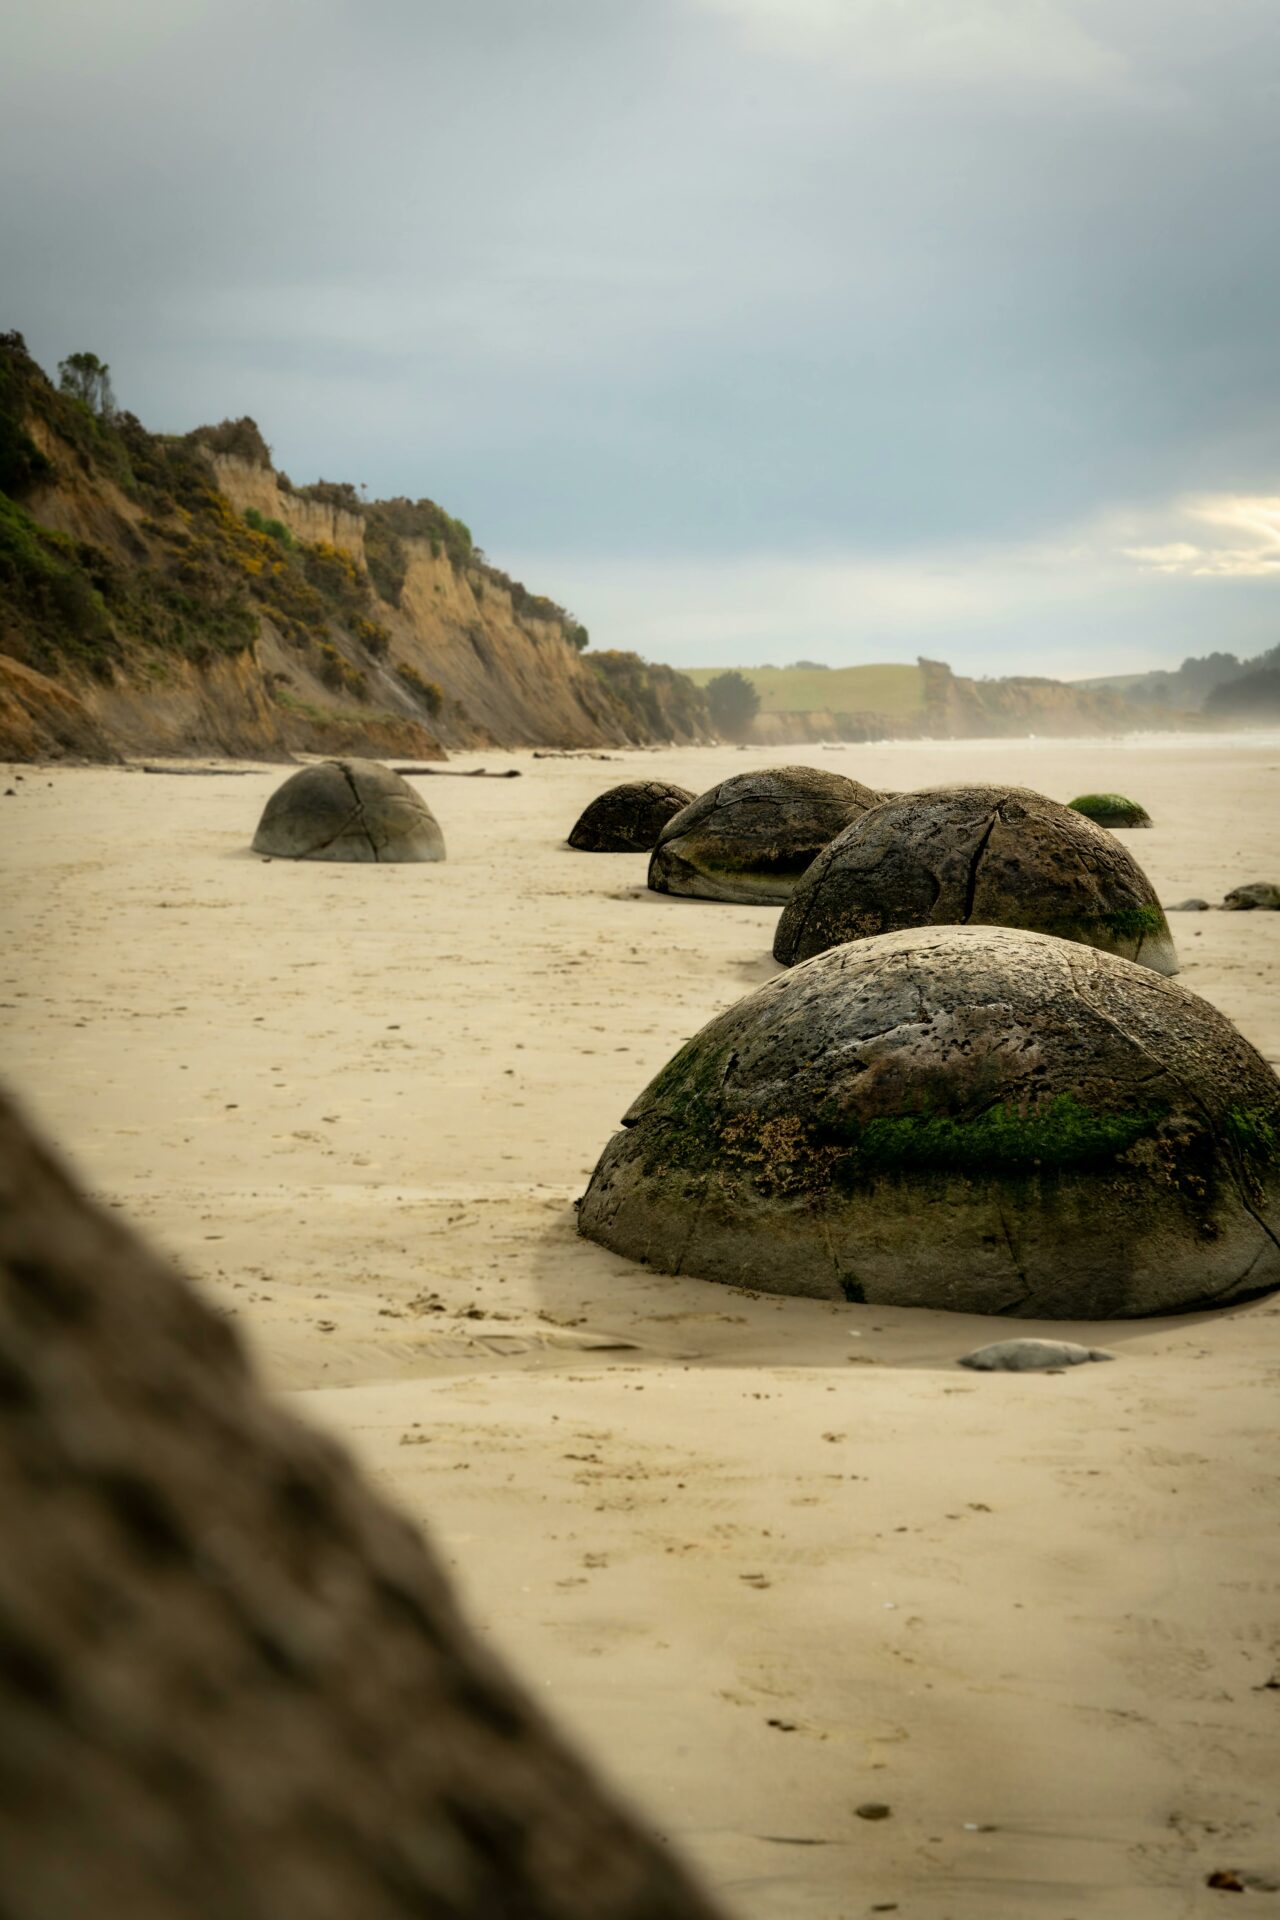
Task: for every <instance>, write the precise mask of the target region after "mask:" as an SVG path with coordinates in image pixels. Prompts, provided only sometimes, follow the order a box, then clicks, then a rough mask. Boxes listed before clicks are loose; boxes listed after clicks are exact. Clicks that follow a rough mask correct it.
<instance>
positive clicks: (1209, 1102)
mask: <svg viewBox="0 0 1280 1920" xmlns="http://www.w3.org/2000/svg"><path fill="white" fill-rule="evenodd" d="M578 1224H579V1230H580V1232H582V1233H583V1234H584V1235H585V1236H586V1237H587V1238H588V1239H591V1240H596V1241H598V1242H599V1243H600V1244H601V1245H602V1246H605V1247H608V1248H610V1249H612V1251H613V1252H615V1253H619V1254H624V1255H626V1256H628V1257H629V1258H631V1259H633V1260H638V1261H641V1262H643V1263H646V1264H647V1265H650V1266H653V1267H656V1268H658V1269H660V1270H661V1271H662V1272H665V1273H684V1274H693V1275H698V1276H700V1277H702V1278H703V1279H706V1280H719V1281H724V1282H727V1283H728V1284H730V1285H734V1286H741V1287H750V1288H756V1289H759V1290H760V1291H761V1292H765V1293H780V1294H806V1295H810V1296H814V1297H817V1298H820V1299H830V1300H842V1299H843V1300H853V1301H868V1302H872V1303H874V1304H876V1305H892V1306H904V1307H941V1308H949V1309H952V1310H954V1311H956V1312H964V1313H991V1314H1011V1315H1021V1316H1027V1317H1037V1318H1049V1319H1095V1318H1104V1317H1113V1316H1126V1315H1135V1314H1148V1313H1168V1312H1173V1311H1176V1310H1182V1309H1188V1308H1191V1307H1203V1306H1208V1305H1215V1304H1221V1303H1224V1302H1226V1301H1230V1300H1236V1299H1240V1298H1243V1297H1245V1296H1247V1295H1250V1294H1254V1293H1259V1292H1264V1291H1266V1290H1267V1289H1269V1288H1271V1287H1276V1286H1280V1081H1277V1079H1276V1076H1275V1074H1274V1073H1273V1072H1272V1071H1271V1069H1270V1067H1269V1066H1268V1065H1267V1064H1266V1062H1265V1061H1264V1060H1263V1059H1262V1058H1261V1057H1260V1056H1259V1055H1258V1054H1257V1053H1255V1051H1254V1049H1253V1048H1252V1047H1251V1046H1250V1045H1249V1044H1248V1042H1247V1041H1245V1040H1244V1039H1243V1038H1242V1037H1241V1036H1240V1034H1239V1033H1237V1031H1236V1030H1235V1028H1234V1027H1233V1026H1232V1025H1231V1023H1230V1021H1229V1020H1227V1019H1226V1018H1225V1016H1224V1015H1222V1014H1220V1013H1219V1012H1217V1010H1216V1009H1215V1008H1213V1007H1211V1006H1209V1005H1208V1003H1207V1002H1205V1001H1203V1000H1200V999H1198V998H1197V997H1196V996H1195V995H1194V994H1192V993H1189V992H1187V990H1186V989H1185V988H1184V987H1180V986H1178V985H1177V984H1176V983H1175V982H1173V981H1171V980H1166V979H1163V978H1162V977H1161V976H1160V975H1159V974H1156V973H1152V972H1151V971H1150V970H1149V969H1148V968H1145V967H1137V966H1134V965H1133V964H1132V962H1130V961H1127V960H1119V959H1116V958H1115V957H1114V956H1113V955H1111V954H1106V953H1100V952H1098V951H1096V950H1095V949H1093V948H1090V947H1083V946H1078V945H1074V944H1072V943H1071V942H1069V941H1065V940H1055V939H1053V938H1051V937H1050V936H1048V935H1045V934H1038V933H1028V932H1024V931H1022V930H1020V929H1014V928H1008V927H977V926H975V927H926V928H913V929H911V930H910V931H907V932H903V933H892V934H884V935H882V936H880V937H879V938H878V939H874V940H867V941H862V942H858V943H857V944H854V945H851V946H841V947H835V948H833V949H832V950H831V951H829V952H827V953H823V954H820V955H819V956H818V957H817V958H816V959H814V960H810V961H808V962H806V964H805V965H803V966H801V967H797V968H796V969H795V970H794V971H793V972H791V973H786V974H782V975H780V976H779V977H778V978H776V979H774V980H771V981H770V982H769V983H768V985H767V986H764V987H761V988H760V989H759V990H758V991H757V992H755V993H753V994H751V995H749V996H748V997H747V998H746V999H744V1000H741V1001H739V1002H738V1004H737V1005H736V1006H734V1007H731V1008H730V1009H729V1011H728V1012H727V1013H723V1014H721V1015H720V1016H719V1017H718V1018H717V1019H715V1020H712V1021H711V1022H710V1023H709V1025H707V1026H705V1027H704V1028H703V1029H702V1031H701V1032H700V1033H699V1034H697V1035H696V1036H695V1037H694V1038H693V1039H692V1040H690V1041H689V1043H688V1044H687V1045H686V1046H685V1047H684V1048H682V1050H681V1051H680V1052H679V1053H678V1054H677V1055H676V1056H675V1058H674V1059H673V1060H672V1061H671V1062H670V1063H669V1065H668V1066H666V1067H665V1068H664V1069H663V1071H662V1072H661V1073H660V1074H659V1075H658V1077H657V1079H656V1080H654V1081H653V1082H652V1084H651V1085H650V1086H649V1087H648V1088H646V1090H645V1091H644V1092H643V1093H642V1094H641V1095H640V1097H639V1099H638V1100H637V1101H636V1102H635V1104H634V1105H633V1106H632V1107H631V1109H630V1110H629V1112H628V1113H627V1114H626V1115H625V1116H624V1118H623V1123H622V1131H621V1132H620V1133H617V1134H615V1135H614V1137H613V1139H612V1140H611V1141H610V1142H609V1144H608V1146H607V1147H606V1148H605V1150H604V1153H603V1154H602V1155H601V1158H600V1161H599V1164H598V1165H597V1167H596V1170H595V1172H594V1174H593V1175H592V1178H591V1183H590V1186H589V1187H588V1189H587V1192H586V1195H585V1197H584V1198H583V1200H582V1202H581V1206H580V1209H579V1222H578Z"/></svg>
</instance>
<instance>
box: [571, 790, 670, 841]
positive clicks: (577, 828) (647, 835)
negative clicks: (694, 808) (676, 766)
mask: <svg viewBox="0 0 1280 1920" xmlns="http://www.w3.org/2000/svg"><path fill="white" fill-rule="evenodd" d="M692 799H693V795H692V794H691V793H690V792H689V789H688V788H687V787H677V786H675V785H673V783H672V782H671V781H670V780H626V781H624V782H623V784H622V785H621V786H620V787H610V788H609V790H608V792H607V793H600V794H597V795H596V797H595V799H594V800H593V801H592V802H591V804H590V806H589V807H587V808H585V809H584V811H583V812H582V813H581V814H580V815H579V817H578V819H577V822H576V823H575V825H574V828H573V831H572V833H571V834H570V835H569V845H570V846H571V847H576V848H577V850H578V852H579V853H648V852H649V851H650V849H651V848H652V847H653V846H654V845H655V844H656V842H657V838H658V835H659V834H660V833H661V832H662V829H663V828H664V827H665V826H666V824H667V822H668V820H670V818H671V816H672V815H673V814H675V813H679V811H680V809H681V808H682V807H687V806H688V804H689V802H690V801H691V800H692Z"/></svg>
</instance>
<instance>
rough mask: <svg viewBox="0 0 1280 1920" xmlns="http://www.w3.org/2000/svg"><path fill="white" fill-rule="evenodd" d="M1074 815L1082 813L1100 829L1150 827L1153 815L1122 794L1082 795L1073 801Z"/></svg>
mask: <svg viewBox="0 0 1280 1920" xmlns="http://www.w3.org/2000/svg"><path fill="white" fill-rule="evenodd" d="M1070 804H1071V810H1072V812H1073V813H1082V814H1083V815H1084V817H1085V819H1086V820H1092V821H1093V822H1094V824H1095V825H1096V826H1099V827H1149V826H1150V825H1151V815H1150V814H1149V813H1148V812H1147V810H1146V808H1145V807H1140V806H1139V805H1138V803H1137V801H1136V800H1127V799H1126V798H1125V796H1124V794H1122V793H1081V794H1078V795H1077V796H1076V798H1075V799H1074V800H1073V801H1071V803H1070Z"/></svg>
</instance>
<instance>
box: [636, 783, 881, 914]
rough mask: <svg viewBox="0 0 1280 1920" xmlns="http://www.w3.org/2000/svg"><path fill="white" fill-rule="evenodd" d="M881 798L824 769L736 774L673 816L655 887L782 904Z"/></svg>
mask: <svg viewBox="0 0 1280 1920" xmlns="http://www.w3.org/2000/svg"><path fill="white" fill-rule="evenodd" d="M881 798H882V796H881V795H880V794H879V793H877V792H875V791H874V790H873V789H872V788H871V787H864V786H863V785H862V782H861V781H860V780H847V779H846V778H845V776H844V775H843V774H840V773H828V772H825V771H824V770H823V769H821V768H818V767H769V768H765V769H763V770H761V771H760V772H758V773H736V774H734V775H733V776H732V778H731V779H728V780H722V781H721V782H720V784H719V786H715V787H712V788H710V789H709V790H708V792H706V793H701V794H699V795H698V798H697V799H696V800H694V801H693V802H692V803H691V804H690V805H689V806H687V807H684V808H683V809H682V810H681V811H680V812H679V813H677V814H674V815H673V816H672V818H671V819H670V820H668V821H667V824H666V825H665V827H663V829H662V832H661V833H660V834H659V836H658V843H657V845H656V846H655V847H654V850H653V856H652V858H651V859H650V861H649V885H650V886H651V887H652V888H653V891H654V892H655V893H675V894H682V895H684V896H685V897H686V898H688V899H692V900H735V901H739V902H741V903H743V904H744V905H746V906H780V905H781V904H782V902H783V901H784V900H786V899H788V898H789V897H790V895H791V892H792V890H793V888H794V887H795V884H796V882H797V880H798V879H799V878H800V875H801V874H802V873H803V872H804V870H805V868H806V867H807V866H808V865H809V864H810V862H811V861H812V860H813V858H814V856H815V855H816V854H817V853H819V852H821V850H822V848H823V847H825V846H826V844H827V842H828V841H829V840H831V839H833V838H834V837H835V835H836V834H838V833H840V832H841V831H842V829H843V828H845V827H847V826H848V825H849V822H850V821H851V820H856V819H857V818H858V816H859V815H860V814H863V813H865V812H866V811H867V810H868V808H870V807H874V806H875V805H876V804H877V803H878V802H879V800H880V799H881Z"/></svg>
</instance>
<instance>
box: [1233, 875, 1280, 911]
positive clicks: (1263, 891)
mask: <svg viewBox="0 0 1280 1920" xmlns="http://www.w3.org/2000/svg"><path fill="white" fill-rule="evenodd" d="M1222 904H1223V906H1224V907H1225V908H1226V909H1227V911H1228V912H1229V913H1252V912H1253V910H1254V909H1255V908H1256V907H1261V908H1263V909H1264V910H1267V909H1269V910H1270V911H1271V912H1273V913H1274V912H1276V911H1278V910H1280V887H1277V886H1276V885H1275V883H1274V882H1273V881H1271V880H1251V881H1250V882H1249V883H1248V885H1247V886H1243V887H1232V889H1231V891H1230V893H1229V894H1228V895H1227V896H1226V898H1225V900H1224V901H1223V902H1222Z"/></svg>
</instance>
